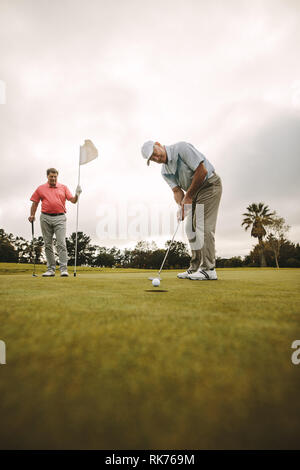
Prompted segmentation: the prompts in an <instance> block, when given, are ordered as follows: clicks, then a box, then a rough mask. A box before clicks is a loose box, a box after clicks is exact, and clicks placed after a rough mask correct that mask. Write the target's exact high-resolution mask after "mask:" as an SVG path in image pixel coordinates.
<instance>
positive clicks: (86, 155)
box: [80, 140, 98, 165]
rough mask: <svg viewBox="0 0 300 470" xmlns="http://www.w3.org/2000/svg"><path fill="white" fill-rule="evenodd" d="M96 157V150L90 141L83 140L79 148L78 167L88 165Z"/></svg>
mask: <svg viewBox="0 0 300 470" xmlns="http://www.w3.org/2000/svg"><path fill="white" fill-rule="evenodd" d="M97 157H98V150H97V149H96V147H95V145H94V144H93V142H92V141H91V140H85V141H84V145H81V146H80V165H84V164H85V163H89V162H91V161H92V160H94V159H95V158H97Z"/></svg>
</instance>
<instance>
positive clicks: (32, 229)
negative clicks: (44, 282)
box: [31, 221, 37, 277]
mask: <svg viewBox="0 0 300 470" xmlns="http://www.w3.org/2000/svg"><path fill="white" fill-rule="evenodd" d="M31 232H32V251H33V273H32V277H37V274H36V273H35V251H34V226H33V221H32V222H31Z"/></svg>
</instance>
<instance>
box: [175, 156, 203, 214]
mask: <svg viewBox="0 0 300 470" xmlns="http://www.w3.org/2000/svg"><path fill="white" fill-rule="evenodd" d="M206 175H207V169H206V168H205V166H204V163H203V162H201V163H200V165H199V166H198V167H197V168H196V170H195V173H194V176H193V179H192V182H191V185H190V187H189V189H188V190H187V191H186V193H185V196H184V198H183V199H182V201H181V207H182V220H183V219H184V207H183V206H184V204H192V202H193V197H194V196H195V194H196V193H197V191H198V189H199V188H200V186H201V185H202V183H203V181H204V180H205V178H206Z"/></svg>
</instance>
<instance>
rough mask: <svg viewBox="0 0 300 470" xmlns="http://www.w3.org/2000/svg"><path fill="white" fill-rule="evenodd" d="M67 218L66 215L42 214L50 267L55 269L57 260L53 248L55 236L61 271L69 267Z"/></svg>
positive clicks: (42, 228)
mask: <svg viewBox="0 0 300 470" xmlns="http://www.w3.org/2000/svg"><path fill="white" fill-rule="evenodd" d="M66 220H67V217H66V216H65V215H57V216H55V217H52V216H51V215H46V214H41V217H40V222H41V230H42V234H43V239H44V243H45V254H46V259H47V266H48V269H51V270H52V271H55V267H56V262H55V256H54V250H53V236H54V235H55V237H56V248H57V251H58V258H59V268H60V270H61V271H63V270H65V269H67V262H68V252H67V246H66Z"/></svg>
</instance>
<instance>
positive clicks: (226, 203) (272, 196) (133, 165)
mask: <svg viewBox="0 0 300 470" xmlns="http://www.w3.org/2000/svg"><path fill="white" fill-rule="evenodd" d="M299 14H300V2H299V1H298V0H282V1H276V0H270V1H266V0H265V1H263V0H262V1H253V0H252V1H251V2H249V1H242V0H238V1H234V0H226V1H216V0H210V1H203V0H178V1H177V0H170V1H168V0H152V1H151V2H150V1H148V0H147V1H144V0H138V1H130V0H110V1H109V2H108V1H107V0H105V1H104V0H69V1H68V0H52V1H51V2H50V1H48V0H47V1H46V0H20V1H16V0H0V39H1V40H0V80H1V82H0V102H1V99H2V104H0V122H1V126H0V157H1V185H0V197H1V199H0V201H1V202H0V227H2V228H4V230H5V231H6V232H12V233H14V234H15V235H22V236H24V237H25V238H27V239H30V237H31V231H30V224H29V222H28V221H27V217H28V215H29V208H30V201H29V199H30V196H31V194H32V193H33V192H34V190H35V189H36V187H37V186H39V185H40V184H43V183H44V182H46V176H45V171H46V169H47V168H48V167H52V166H54V167H56V168H57V169H58V170H59V181H60V182H61V183H64V184H66V185H67V186H68V187H69V188H70V190H71V191H72V192H74V190H75V188H76V184H77V178H78V155H79V146H80V145H81V144H83V141H84V139H91V140H92V141H93V142H94V144H95V145H96V147H97V148H98V150H99V158H98V159H97V160H95V161H93V162H91V163H89V164H87V165H84V166H82V167H81V186H82V189H83V193H82V196H81V200H80V210H79V229H80V230H82V231H84V232H85V233H87V234H88V235H90V236H91V237H92V240H93V242H95V243H97V244H98V245H106V246H112V245H117V246H119V247H125V246H133V245H134V244H135V242H136V241H137V240H138V235H137V239H136V240H134V237H135V235H134V231H135V229H134V226H135V225H139V223H138V222H141V223H142V221H143V218H145V217H146V218H147V219H148V220H150V222H151V217H152V216H151V214H153V212H156V211H160V212H161V217H162V218H164V217H166V214H168V213H169V212H170V211H171V209H172V208H173V209H174V210H175V209H176V207H175V202H173V195H172V191H171V190H170V188H169V187H168V186H167V184H166V183H165V182H164V180H163V179H162V177H161V175H160V170H161V167H160V166H159V165H156V164H154V163H153V164H151V165H150V167H147V165H146V163H145V161H144V160H143V159H142V157H141V153H140V148H141V145H142V144H143V142H144V141H145V140H150V139H151V140H152V139H153V140H158V141H159V142H161V143H162V144H166V145H170V144H172V143H175V142H178V141H187V142H191V143H192V144H193V145H194V146H195V147H196V148H198V150H199V151H200V152H202V153H204V154H205V155H206V157H207V158H208V159H209V160H210V161H211V163H212V164H213V165H214V166H215V169H216V172H217V174H219V175H220V176H221V178H222V181H223V197H222V201H221V205H220V211H219V218H218V225H217V233H216V248H217V255H218V256H225V257H229V256H234V255H245V254H247V253H248V252H249V250H250V249H251V247H252V245H253V244H254V243H255V240H254V239H251V237H250V233H248V232H244V230H243V229H242V228H241V220H242V213H243V212H245V209H246V207H247V205H249V204H250V203H252V202H260V201H262V202H264V203H265V204H267V205H269V207H270V208H271V209H272V210H274V209H275V210H277V212H278V213H279V214H280V215H281V216H283V217H285V219H286V221H287V223H288V224H289V225H291V227H292V229H291V231H290V235H289V238H290V239H291V240H292V241H294V242H299V241H300V216H299V174H300V164H299V160H300V158H299V157H300V155H299V154H300V132H299V120H300V62H299V43H300V28H299ZM4 92H5V96H4ZM1 97H2V98H1ZM4 98H5V99H4ZM109 205H110V206H111V207H112V211H111V212H112V213H113V212H114V211H115V212H116V214H117V215H116V217H121V215H120V214H122V215H123V222H124V220H125V219H126V221H127V225H128V227H129V228H128V230H129V234H128V235H124V234H122V237H121V238H120V234H119V236H117V237H116V238H114V237H112V236H110V237H109V238H108V239H107V238H106V239H105V237H104V235H102V234H101V230H100V228H99V227H101V223H102V222H103V220H104V219H103V215H104V213H105V210H106V209H107V207H108V206H109ZM39 211H40V209H38V212H39ZM124 211H125V212H124ZM126 211H128V214H126ZM124 214H125V216H124ZM134 214H136V216H135V217H134ZM67 216H68V235H69V234H70V233H71V232H73V231H74V230H75V224H76V206H74V205H72V204H71V203H67ZM111 217H112V216H111ZM124 217H125V219H124ZM101 221H102V222H101ZM118 223H119V224H120V223H121V222H120V220H119V222H118ZM36 225H37V227H36V232H37V234H39V233H40V228H39V226H38V224H36ZM125 225H126V224H125ZM159 227H160V230H159V232H156V233H150V234H149V240H156V241H157V242H158V244H159V245H160V246H162V245H163V243H164V242H165V240H167V239H170V238H171V236H172V226H171V227H169V228H168V224H164V223H163V224H162V225H160V226H159ZM123 228H124V227H123ZM123 232H124V230H123ZM125 232H126V231H125ZM142 235H143V234H142ZM182 236H183V235H182ZM126 237H127V238H126ZM180 237H181V234H179V238H180ZM142 238H145V237H142ZM183 239H184V236H183Z"/></svg>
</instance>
